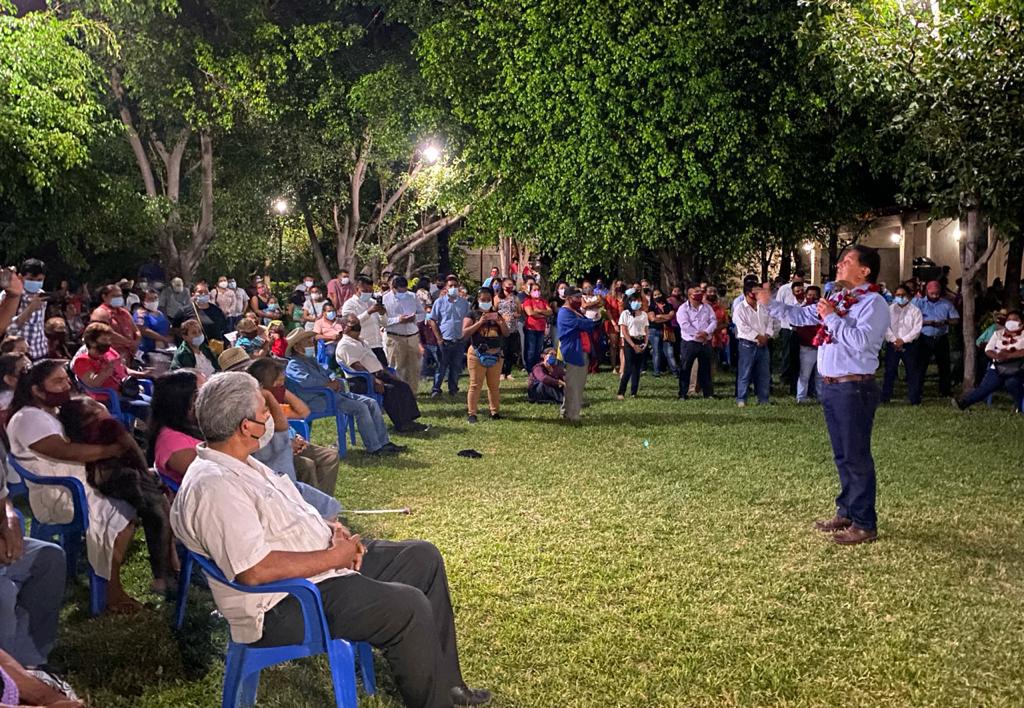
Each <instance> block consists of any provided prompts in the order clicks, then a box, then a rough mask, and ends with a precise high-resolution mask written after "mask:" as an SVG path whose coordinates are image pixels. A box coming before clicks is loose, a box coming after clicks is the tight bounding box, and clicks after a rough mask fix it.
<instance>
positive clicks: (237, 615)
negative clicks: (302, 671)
mask: <svg viewBox="0 0 1024 708" xmlns="http://www.w3.org/2000/svg"><path fill="white" fill-rule="evenodd" d="M267 400H268V399H267V397H266V396H265V395H264V394H263V392H262V391H261V390H260V387H259V384H257V383H256V381H255V379H253V378H252V377H250V376H249V375H247V374H243V373H237V372H229V373H222V374H218V375H216V376H214V377H212V378H211V379H210V380H209V381H208V382H207V384H206V385H205V386H203V388H202V389H200V390H199V394H198V396H197V397H196V404H195V413H196V423H197V426H198V428H199V429H200V430H201V431H202V434H203V437H204V438H205V440H206V442H205V443H202V444H201V445H199V446H198V447H197V448H196V459H195V460H193V462H192V463H191V464H190V465H189V468H188V473H187V474H186V475H185V478H184V481H183V482H182V485H181V488H180V489H179V491H178V494H177V496H176V497H175V499H174V504H173V506H172V508H171V525H172V528H173V529H174V534H175V536H176V537H177V538H178V539H179V540H180V541H181V542H182V543H183V544H185V546H186V547H187V548H188V549H189V550H191V551H192V552H194V553H200V554H202V555H204V556H206V557H208V558H209V559H210V560H211V561H212V562H213V563H215V564H216V565H217V567H218V568H220V570H221V571H222V572H223V573H224V575H225V576H226V577H227V578H229V579H231V580H232V581H234V582H237V583H240V584H242V585H250V586H251V585H262V584H266V583H270V582H274V581H277V580H284V579H291V578H307V579H309V581H310V582H312V583H315V584H316V586H317V589H318V590H319V592H320V596H321V598H322V600H323V608H324V614H325V615H326V619H327V624H328V627H329V630H330V632H331V635H332V636H334V637H342V638H345V639H348V640H352V641H365V642H369V643H370V644H372V645H374V646H376V647H379V648H380V649H382V650H383V651H384V654H385V656H386V658H387V661H388V664H389V665H390V668H391V671H392V674H393V676H394V680H395V685H396V687H397V689H398V692H399V693H400V694H401V697H402V701H403V703H404V704H405V705H407V706H432V707H435V708H447V707H448V706H454V705H482V704H484V703H486V702H488V701H489V700H490V698H491V694H490V692H489V691H485V690H481V689H473V688H470V687H468V686H467V685H466V683H465V681H464V680H463V678H462V671H461V667H460V662H459V654H458V648H457V643H456V632H455V614H454V611H453V610H452V603H451V595H450V592H449V588H448V576H447V573H446V571H445V566H444V559H443V558H442V556H441V553H440V552H439V551H438V550H437V548H436V547H435V546H434V545H432V544H430V543H427V542H425V541H401V542H393V541H376V540H375V541H368V542H366V543H365V544H364V543H363V542H362V541H361V539H360V537H359V536H358V535H357V534H353V533H352V532H351V531H349V530H348V529H347V528H345V527H344V526H342V525H341V524H339V523H332V522H328V521H325V520H324V519H323V517H322V516H321V515H320V514H318V513H317V512H316V510H315V509H313V508H312V507H310V506H309V505H308V504H306V503H305V502H304V501H303V500H302V498H301V497H300V496H299V494H298V493H297V492H296V491H295V487H294V486H293V485H292V483H291V482H290V481H288V480H286V479H284V478H283V477H281V476H278V475H276V474H273V472H272V471H271V470H269V469H268V468H267V467H266V465H264V464H262V463H261V462H259V461H257V460H255V459H254V458H253V457H252V454H253V452H255V451H256V450H257V449H258V448H259V446H260V444H261V441H262V440H263V439H264V438H265V437H266V430H267V428H268V427H269V426H272V422H271V417H272V416H271V412H270V411H269V409H268V407H267ZM210 590H211V592H212V593H213V598H214V601H215V602H216V604H217V608H218V609H219V610H220V611H221V612H222V613H223V615H224V617H225V619H227V621H228V624H229V626H230V628H231V638H232V639H233V640H234V641H236V642H239V643H243V644H250V645H253V646H255V647H273V646H281V645H287V644H295V643H297V642H301V641H302V634H303V626H302V625H303V622H302V610H301V608H300V606H299V603H298V602H297V601H296V600H295V599H294V598H293V597H288V596H287V595H284V594H281V593H243V592H240V591H238V590H232V589H231V588H229V587H227V586H225V585H223V584H221V583H217V582H215V581H211V582H210Z"/></svg>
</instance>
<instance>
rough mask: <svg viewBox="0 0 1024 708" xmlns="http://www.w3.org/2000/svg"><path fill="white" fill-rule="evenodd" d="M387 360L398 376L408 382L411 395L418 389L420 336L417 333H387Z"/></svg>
mask: <svg viewBox="0 0 1024 708" xmlns="http://www.w3.org/2000/svg"><path fill="white" fill-rule="evenodd" d="M387 350H388V361H389V362H391V366H393V367H395V371H397V372H398V378H400V379H402V381H405V382H406V383H407V384H409V388H411V389H412V392H413V395H416V393H417V392H418V391H419V389H420V338H419V336H418V335H413V336H411V337H400V336H399V335H397V334H391V335H388V342H387Z"/></svg>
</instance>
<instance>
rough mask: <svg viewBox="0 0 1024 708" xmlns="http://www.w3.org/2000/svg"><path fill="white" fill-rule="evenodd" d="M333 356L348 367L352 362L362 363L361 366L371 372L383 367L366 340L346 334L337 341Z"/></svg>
mask: <svg viewBox="0 0 1024 708" xmlns="http://www.w3.org/2000/svg"><path fill="white" fill-rule="evenodd" d="M334 358H335V359H337V360H338V362H339V363H341V364H344V365H345V366H347V367H349V368H350V369H351V368H352V365H353V364H362V366H363V368H364V369H366V370H367V371H369V372H370V373H371V374H372V373H376V372H378V371H380V370H381V369H383V368H384V367H382V366H381V365H380V360H379V359H378V358H377V356H376V355H375V354H374V353H373V350H372V349H370V347H369V346H367V344H366V342H364V341H363V340H361V339H356V338H355V337H350V336H348V335H347V334H346V335H345V336H343V337H342V338H341V341H339V342H338V347H337V348H336V349H335V350H334Z"/></svg>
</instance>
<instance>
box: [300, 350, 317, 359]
mask: <svg viewBox="0 0 1024 708" xmlns="http://www.w3.org/2000/svg"><path fill="white" fill-rule="evenodd" d="M302 353H303V354H305V355H306V358H307V359H312V358H313V357H315V356H316V348H315V347H306V348H305V349H303V350H302Z"/></svg>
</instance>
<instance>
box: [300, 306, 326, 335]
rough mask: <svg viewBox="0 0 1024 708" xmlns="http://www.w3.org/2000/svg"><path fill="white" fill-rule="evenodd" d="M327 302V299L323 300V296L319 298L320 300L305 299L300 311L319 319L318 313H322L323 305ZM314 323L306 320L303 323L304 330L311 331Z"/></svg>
mask: <svg viewBox="0 0 1024 708" xmlns="http://www.w3.org/2000/svg"><path fill="white" fill-rule="evenodd" d="M328 302H329V301H328V300H324V299H323V298H320V300H318V301H317V302H313V301H312V300H306V304H304V305H303V306H302V311H303V312H305V313H306V314H307V315H310V316H312V317H315V318H317V319H320V315H322V314H323V313H324V305H326V304H327V303H328ZM314 324H316V323H315V322H307V323H306V324H305V328H306V331H307V332H312V331H313V325H314Z"/></svg>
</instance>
